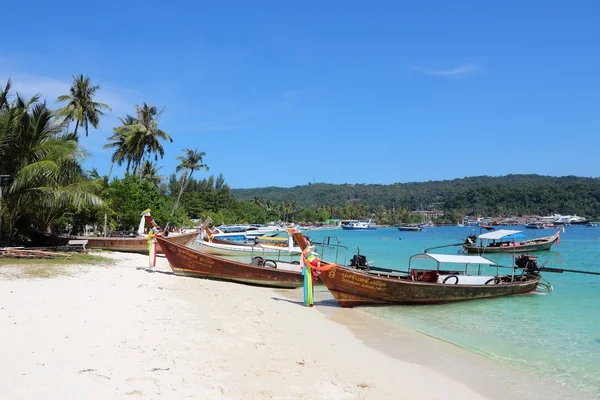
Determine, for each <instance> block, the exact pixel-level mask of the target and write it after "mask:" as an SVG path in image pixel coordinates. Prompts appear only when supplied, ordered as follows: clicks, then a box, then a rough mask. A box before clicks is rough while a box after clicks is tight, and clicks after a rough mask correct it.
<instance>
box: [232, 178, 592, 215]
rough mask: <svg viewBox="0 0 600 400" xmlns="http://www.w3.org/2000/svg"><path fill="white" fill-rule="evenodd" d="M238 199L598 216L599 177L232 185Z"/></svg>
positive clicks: (305, 204) (307, 204) (306, 204)
mask: <svg viewBox="0 0 600 400" xmlns="http://www.w3.org/2000/svg"><path fill="white" fill-rule="evenodd" d="M231 192H232V194H233V196H234V197H235V198H237V199H239V200H254V201H260V202H262V203H264V202H267V201H268V202H273V203H282V202H289V203H292V202H295V203H296V204H298V205H299V206H301V207H317V206H345V205H347V204H352V203H357V204H362V205H363V206H366V207H367V208H368V209H369V210H372V211H373V210H375V209H377V208H381V207H383V208H385V209H390V208H392V206H393V207H395V208H408V209H411V210H415V209H421V208H423V209H432V208H437V209H443V210H446V211H458V212H462V213H464V214H467V215H478V214H479V215H496V216H502V215H522V214H544V215H547V214H553V213H561V214H578V215H584V216H594V217H595V216H599V215H600V179H599V178H584V177H577V176H564V177H553V176H541V175H507V176H501V177H491V176H475V177H467V178H463V179H453V180H446V181H428V182H410V183H396V184H392V185H366V184H343V185H333V184H327V183H315V184H308V185H305V186H296V187H292V188H280V187H266V188H254V189H232V191H231Z"/></svg>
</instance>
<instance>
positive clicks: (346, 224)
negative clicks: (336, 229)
mask: <svg viewBox="0 0 600 400" xmlns="http://www.w3.org/2000/svg"><path fill="white" fill-rule="evenodd" d="M340 226H341V227H342V229H345V230H349V231H353V230H366V229H377V224H376V223H375V222H372V221H371V220H370V219H345V220H342V222H341V223H340Z"/></svg>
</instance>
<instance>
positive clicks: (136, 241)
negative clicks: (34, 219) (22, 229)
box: [28, 210, 198, 254]
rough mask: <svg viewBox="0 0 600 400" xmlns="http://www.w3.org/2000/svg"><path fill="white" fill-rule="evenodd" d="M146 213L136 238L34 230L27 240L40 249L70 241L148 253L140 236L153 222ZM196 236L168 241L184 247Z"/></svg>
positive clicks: (95, 247) (145, 240)
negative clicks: (67, 234)
mask: <svg viewBox="0 0 600 400" xmlns="http://www.w3.org/2000/svg"><path fill="white" fill-rule="evenodd" d="M147 211H148V212H146V211H145V212H144V213H143V214H142V218H141V221H140V228H138V236H131V237H127V236H117V237H112V236H106V237H103V236H59V235H53V234H50V233H46V232H41V231H39V230H36V229H32V230H30V231H29V232H28V235H29V238H30V239H31V242H32V244H33V245H34V246H40V247H42V246H43V247H59V246H67V245H68V244H69V242H70V241H72V240H77V241H81V240H84V241H87V243H86V246H85V247H86V248H87V249H92V250H110V251H123V252H127V253H142V254H147V253H148V237H147V236H146V235H142V234H141V232H143V228H144V222H145V223H146V224H148V226H153V224H154V220H153V219H152V216H150V213H149V210H147ZM196 236H198V232H190V233H180V234H177V233H171V234H170V235H169V239H170V240H171V241H173V242H174V243H178V244H181V245H186V244H188V243H190V242H192V241H193V240H194V239H195V238H196ZM157 252H158V253H159V254H160V253H162V250H161V249H160V248H157Z"/></svg>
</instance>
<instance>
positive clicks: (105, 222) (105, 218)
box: [104, 213, 108, 237]
mask: <svg viewBox="0 0 600 400" xmlns="http://www.w3.org/2000/svg"><path fill="white" fill-rule="evenodd" d="M107 220H108V217H107V216H106V213H104V237H106V224H107Z"/></svg>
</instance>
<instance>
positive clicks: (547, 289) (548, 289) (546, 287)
mask: <svg viewBox="0 0 600 400" xmlns="http://www.w3.org/2000/svg"><path fill="white" fill-rule="evenodd" d="M540 286H541V289H540ZM535 290H536V292H541V293H552V291H553V290H554V288H553V287H552V285H551V284H550V282H548V281H546V282H542V281H539V282H538V284H537V286H536V287H535Z"/></svg>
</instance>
